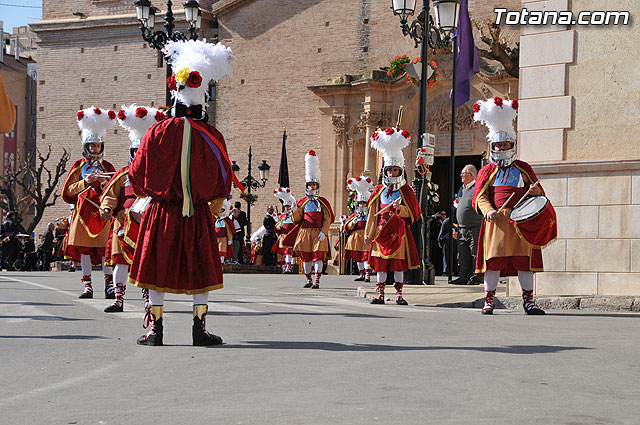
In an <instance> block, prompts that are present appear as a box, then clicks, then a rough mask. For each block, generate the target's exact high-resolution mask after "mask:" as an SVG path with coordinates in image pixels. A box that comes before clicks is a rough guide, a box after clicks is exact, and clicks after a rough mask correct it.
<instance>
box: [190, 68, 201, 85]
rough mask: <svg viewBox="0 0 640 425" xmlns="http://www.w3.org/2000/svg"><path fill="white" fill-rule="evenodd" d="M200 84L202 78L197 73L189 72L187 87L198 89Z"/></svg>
mask: <svg viewBox="0 0 640 425" xmlns="http://www.w3.org/2000/svg"><path fill="white" fill-rule="evenodd" d="M200 84H202V77H201V76H200V73H199V72H198V71H191V72H190V73H189V78H187V86H189V87H191V88H196V87H200Z"/></svg>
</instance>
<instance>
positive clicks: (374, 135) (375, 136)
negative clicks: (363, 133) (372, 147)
mask: <svg viewBox="0 0 640 425" xmlns="http://www.w3.org/2000/svg"><path fill="white" fill-rule="evenodd" d="M378 137H380V135H379V134H378V132H377V131H376V132H374V133H373V134H372V135H371V138H372V139H373V140H378Z"/></svg>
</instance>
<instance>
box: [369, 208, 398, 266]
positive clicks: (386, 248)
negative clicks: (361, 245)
mask: <svg viewBox="0 0 640 425" xmlns="http://www.w3.org/2000/svg"><path fill="white" fill-rule="evenodd" d="M378 230H379V232H378V236H376V237H375V239H374V240H373V241H374V242H377V243H378V250H379V251H380V252H381V253H382V255H385V256H391V255H392V254H393V253H394V252H396V251H397V250H398V249H399V248H400V247H401V246H402V238H403V237H404V235H405V221H404V220H403V219H402V218H400V216H399V215H397V214H392V215H391V216H390V217H389V219H388V220H387V221H386V222H385V223H384V224H383V225H382V226H378Z"/></svg>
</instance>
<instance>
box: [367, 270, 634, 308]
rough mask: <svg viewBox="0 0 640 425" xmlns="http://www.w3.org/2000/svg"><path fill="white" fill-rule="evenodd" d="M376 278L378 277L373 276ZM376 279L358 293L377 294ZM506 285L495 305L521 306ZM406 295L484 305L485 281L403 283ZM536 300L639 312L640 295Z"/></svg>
mask: <svg viewBox="0 0 640 425" xmlns="http://www.w3.org/2000/svg"><path fill="white" fill-rule="evenodd" d="M372 280H373V281H375V277H374V278H373V279H372ZM375 285H376V284H375V282H371V283H368V284H365V285H363V286H359V287H358V291H357V292H358V296H359V297H363V298H374V297H375V296H376V287H375ZM506 289H507V285H506V284H505V283H500V284H499V285H498V289H497V290H496V308H497V309H501V308H506V309H509V310H521V309H522V298H520V297H519V296H518V297H507V296H506ZM402 293H403V296H404V298H405V299H406V300H407V302H408V303H409V304H410V305H415V306H424V307H452V308H478V309H480V308H482V306H483V305H484V287H483V285H449V284H447V278H446V277H436V284H435V285H404V288H403V290H402ZM385 298H386V299H387V301H390V302H393V301H394V300H395V290H394V289H393V286H387V287H386V289H385ZM535 300H536V304H537V305H539V306H540V307H541V308H543V309H545V310H575V309H578V310H598V311H630V312H640V297H633V296H586V295H584V296H562V297H560V296H558V297H536V298H535Z"/></svg>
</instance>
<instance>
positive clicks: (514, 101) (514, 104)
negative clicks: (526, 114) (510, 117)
mask: <svg viewBox="0 0 640 425" xmlns="http://www.w3.org/2000/svg"><path fill="white" fill-rule="evenodd" d="M519 106H520V105H518V101H517V100H516V99H514V100H512V101H511V107H513V109H515V110H516V111H517V110H518V107H519Z"/></svg>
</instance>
